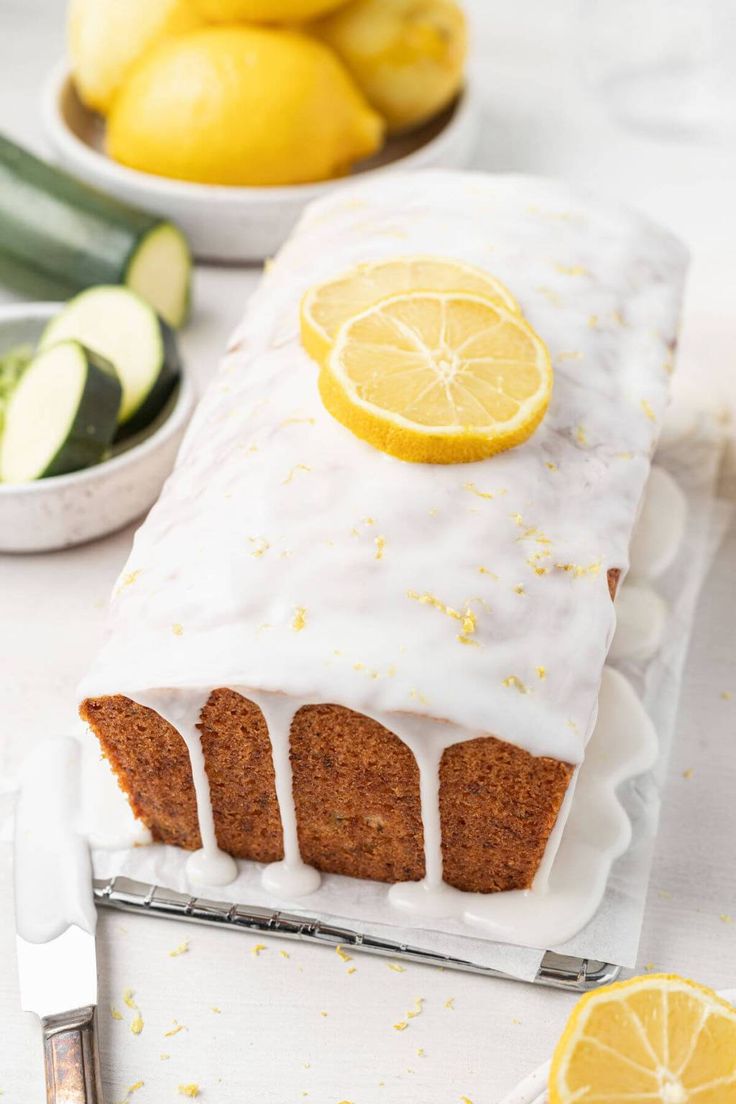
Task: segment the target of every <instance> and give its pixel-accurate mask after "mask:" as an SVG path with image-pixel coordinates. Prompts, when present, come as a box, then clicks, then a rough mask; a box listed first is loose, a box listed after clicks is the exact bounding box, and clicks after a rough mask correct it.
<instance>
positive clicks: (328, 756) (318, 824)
mask: <svg viewBox="0 0 736 1104" xmlns="http://www.w3.org/2000/svg"><path fill="white" fill-rule="evenodd" d="M291 763H292V771H293V792H294V804H295V806H296V814H297V826H298V827H297V830H298V835H299V849H300V851H301V854H302V858H303V859H304V861H305V862H306V863H309V864H310V866H315V867H316V868H317V869H318V870H324V871H329V872H332V873H336V874H350V875H351V876H352V877H354V878H374V879H375V880H376V881H379V882H406V881H417V880H418V879H419V878H422V877H424V852H423V846H424V833H423V831H422V809H421V804H420V801H419V770H418V768H417V764H416V761H415V759H414V756H413V755H412V753H411V751H409V748H408V747H407V746H406V744H403V743H402V742H401V740H400V739H399V738H398V736H395V735H394V734H393V732H389V730H388V729H387V728H384V727H383V725H380V724H379V723H378V722H377V721H373V720H371V719H370V718H369V717H364V716H362V715H361V714H360V713H354V712H353V710H352V709H346V708H344V707H343V706H340V705H307V706H304V707H303V708H302V709H300V710H299V711H298V713H297V714H296V716H295V717H294V723H293V725H292V728H291Z"/></svg>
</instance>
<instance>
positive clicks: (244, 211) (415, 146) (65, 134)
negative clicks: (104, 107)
mask: <svg viewBox="0 0 736 1104" xmlns="http://www.w3.org/2000/svg"><path fill="white" fill-rule="evenodd" d="M42 113H43V121H44V126H45V130H46V134H47V136H48V139H49V141H50V143H51V146H52V147H53V150H54V153H55V154H56V157H57V158H58V160H59V162H60V163H61V165H62V166H63V167H64V168H65V169H67V170H68V171H69V172H71V173H73V174H74V175H75V176H77V177H79V178H80V179H82V180H85V181H86V182H87V183H88V184H91V185H93V186H94V187H95V188H99V189H101V190H103V191H105V192H107V193H108V194H110V195H113V196H115V197H117V198H118V199H120V200H123V201H124V202H126V203H129V204H132V205H133V206H136V207H140V208H142V209H143V210H147V211H151V212H153V213H155V214H159V215H162V216H164V217H166V218H170V219H173V220H174V221H175V222H177V223H178V224H179V226H180V227H181V228H182V230H184V232H185V233H186V234H187V236H188V238H189V241H190V244H191V246H192V249H193V251H194V254H195V256H196V257H197V258H198V259H199V260H210V261H229V262H233V261H241V262H243V261H245V262H253V261H261V260H263V259H264V258H265V257H269V256H271V255H272V254H273V253H275V252H276V250H277V249H278V247H279V246H280V245H281V244H282V242H283V241H284V240H285V238H286V237H287V236H288V234H289V232H290V230H291V229H292V227H293V226H294V224H295V223H296V221H297V219H298V218H299V215H300V213H301V211H302V209H303V208H304V206H305V204H307V203H309V202H310V201H311V200H313V199H317V198H319V197H320V196H322V195H325V194H326V193H327V192H328V191H330V190H331V189H333V188H335V187H340V186H341V185H342V184H344V183H345V178H344V177H343V178H341V179H339V180H330V181H324V182H320V183H317V184H298V185H292V186H289V187H271V188H251V187H227V186H220V185H213V184H194V183H189V182H188V181H184V180H169V179H166V178H165V177H161V176H154V175H152V174H150V173H143V172H138V171H137V170H135V169H129V168H126V167H125V166H123V165H119V164H117V163H116V162H115V161H113V160H111V159H110V158H109V157H108V156H107V154H106V153H105V123H104V119H103V118H102V117H101V116H100V115H97V114H96V113H95V112H93V111H90V110H89V108H87V107H85V106H84V104H82V102H81V101H80V99H79V97H78V95H77V93H76V90H75V88H74V84H73V82H72V79H71V76H70V74H69V71H68V69H67V68H66V65H65V64H64V63H62V64H60V65H59V66H57V67H56V69H54V70H53V71H52V72H51V74H50V76H49V79H48V82H47V84H46V86H45V88H44V90H43V94H42ZM478 125H479V112H478V105H477V102H476V98H475V94H474V92H473V88H472V85H466V86H465V88H464V90H463V91H462V92H461V93H460V95H459V96H458V98H457V99H456V100H455V101H454V103H452V104H451V105H450V107H449V108H447V109H446V110H445V111H444V112H443V113H442V114H441V115H438V116H437V117H436V118H435V119H432V120H431V121H430V122H428V123H426V124H425V125H424V126H422V127H420V128H419V129H418V130H415V131H413V132H412V133H411V134H407V135H403V136H400V137H396V138H391V139H389V141H388V142H387V143H386V145H385V146H384V148H383V149H382V150H381V151H380V153H378V154H377V155H375V156H374V157H372V158H369V159H367V160H365V161H362V162H360V164H359V165H358V166H356V168H355V170H354V174H353V175H360V176H361V178H363V177H365V176H372V175H374V174H377V173H385V172H390V171H391V170H393V169H401V170H406V169H422V168H442V167H444V168H462V167H463V166H464V165H467V163H468V161H469V159H470V155H471V153H472V150H473V146H474V143H475V138H476V135H477V132H478Z"/></svg>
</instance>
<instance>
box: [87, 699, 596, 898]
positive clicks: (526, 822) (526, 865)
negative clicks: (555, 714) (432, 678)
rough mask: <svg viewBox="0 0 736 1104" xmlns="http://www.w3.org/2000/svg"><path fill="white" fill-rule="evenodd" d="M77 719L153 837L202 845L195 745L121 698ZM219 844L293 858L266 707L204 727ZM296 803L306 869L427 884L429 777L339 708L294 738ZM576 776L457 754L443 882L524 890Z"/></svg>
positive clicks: (308, 719) (216, 704)
mask: <svg viewBox="0 0 736 1104" xmlns="http://www.w3.org/2000/svg"><path fill="white" fill-rule="evenodd" d="M81 714H82V717H83V718H84V720H85V721H87V723H88V724H89V725H90V727H91V728H92V729H93V731H94V732H95V733H96V735H97V737H98V738H99V740H100V743H101V745H102V749H103V752H104V754H105V755H106V757H107V758H108V760H109V761H110V764H111V766H112V768H113V770H114V771H115V773H116V775H117V777H118V781H119V783H120V786H121V788H122V789H123V791H124V792H126V793H127V795H128V798H129V800H130V804H131V807H132V809H133V812H134V813H135V814H136V816H138V817H140V819H141V820H142V821H143V822H144V823H145V824H146V825H147V826H148V828H149V829H150V830H151V833H152V835H153V838H154V839H155V840H158V841H161V842H163V843H171V844H175V845H177V846H179V847H184V848H187V849H189V850H194V849H196V848H197V847H199V846H200V836H199V829H198V826H197V809H196V801H195V795H194V784H193V781H192V774H191V769H190V765H189V755H188V752H187V749H186V745H185V744H184V741H183V740H182V738H181V736H180V735H179V733H178V732H177V731H176V730H175V729H174V728H172V726H171V725H169V724H168V723H167V722H166V721H164V720H163V719H162V718H161V717H160V716H159V715H158V714H157V713H155V712H154V711H153V710H151V709H147V708H145V707H144V706H141V705H138V704H136V703H135V702H132V701H131V700H130V699H128V698H126V697H123V696H121V695H113V696H109V697H101V698H91V699H87V700H86V701H85V702H84V703H83V704H82V708H81ZM199 729H200V732H201V736H202V750H203V753H204V758H205V766H206V770H207V776H208V778H209V781H210V790H211V799H212V807H213V813H214V819H215V830H216V834H217V839H218V843H219V845H220V846H221V847H222V848H223V849H224V850H226V851H228V852H229V853H230V854H232V855H235V856H236V857H238V858H246V859H255V860H257V861H259V862H271V861H274V860H276V859H280V858H282V857H283V835H282V829H281V820H280V816H279V810H278V803H277V800H276V792H275V779H274V770H273V764H272V760H271V745H270V741H269V738H268V731H267V727H266V723H265V720H264V717H263V714H262V713H261V711H260V709H259V708H258V706H256V705H255V704H254V703H253V702H251V701H248V700H247V699H246V698H243V697H242V696H241V695H239V694H237V693H235V692H234V691H232V690H228V689H217V690H214V691H213V692H212V693H211V695H210V697H209V700H208V702H207V705H206V706H205V708H204V710H203V711H202V717H201V721H200V724H199ZM291 761H292V769H293V793H294V803H295V807H296V813H297V832H298V836H299V846H300V850H301V853H302V857H303V858H304V861H305V862H307V863H309V864H310V865H312V866H315V867H317V868H318V869H319V870H322V871H325V872H329V873H335V874H344V875H348V876H350V877H354V878H372V879H375V880H377V881H386V882H400V881H416V880H418V879H419V878H421V877H423V875H424V849H423V844H424V836H423V830H422V820H421V804H420V799H419V771H418V768H417V765H416V762H415V760H414V756H413V755H412V753H411V751H410V750H409V749H408V748H407V747H406V745H405V744H403V743H402V741H401V740H400V739H399V738H398V736H396V735H395V734H394V733H392V732H390V731H389V730H388V729H387V728H384V727H383V725H380V724H379V723H378V722H376V721H374V720H371V719H370V718H368V717H365V716H363V715H362V714H360V713H355V712H353V711H352V710H350V709H346V708H344V707H343V706H338V705H330V704H325V705H310V706H304V707H303V708H301V709H300V710H298V712H297V714H296V716H295V718H294V722H293V724H292V729H291ZM573 770H574V768H573V767H572V766H571V765H570V764H569V763H562V762H559V761H557V760H555V759H550V758H547V757H544V756H533V755H530V754H529V752H527V751H524V750H523V749H522V748H518V747H515V746H514V745H512V744H508V743H505V742H504V741H503V740H499V739H497V738H495V737H493V736H486V737H477V738H475V739H473V740H469V741H466V742H463V743H460V744H455V745H452V746H451V747H449V748H447V749H446V750H445V752H444V754H443V757H442V762H441V767H440V815H441V826H442V852H443V865H444V877H445V880H446V881H447V882H448V883H449V884H450V885H454V886H457V888H459V889H468V890H474V891H476V892H480V893H491V892H495V891H498V890H503V889H526V888H528V887H529V886H530V885H531V883H532V880H533V878H534V874H535V872H536V869H537V866H538V864H539V861H540V859H541V857H542V855H543V853H544V849H545V847H546V844H547V839H548V838H549V833H550V832H551V830H552V828H553V826H554V824H555V821H556V819H557V814H558V812H559V809H560V805H561V804H562V800H563V798H564V795H565V792H566V790H567V786H568V784H569V781H570V779H571V777H572V773H573Z"/></svg>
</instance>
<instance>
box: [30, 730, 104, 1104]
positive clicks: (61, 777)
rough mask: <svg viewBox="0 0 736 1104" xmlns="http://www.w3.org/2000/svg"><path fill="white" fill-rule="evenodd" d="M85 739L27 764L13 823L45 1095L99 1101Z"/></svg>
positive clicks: (88, 1103) (42, 752)
mask: <svg viewBox="0 0 736 1104" xmlns="http://www.w3.org/2000/svg"><path fill="white" fill-rule="evenodd" d="M80 751H81V749H80V746H79V744H78V742H77V741H76V740H74V739H72V738H67V737H62V738H59V739H53V740H47V741H44V742H43V743H42V744H40V745H39V746H38V747H37V748H35V749H34V751H33V753H32V754H31V756H30V757H29V758H28V760H27V761H26V763H25V764H24V768H23V773H22V778H21V790H20V796H19V799H18V808H17V813H16V823H15V914H16V927H17V933H18V934H17V937H16V942H17V955H18V972H19V976H20V995H21V1007H22V1008H23V1009H24V1011H26V1012H35V1014H36V1015H37V1016H38V1017H39V1018H40V1020H41V1026H42V1029H43V1047H44V1058H45V1063H46V1099H47V1102H48V1104H102V1085H101V1080H100V1062H99V1054H98V1049H97V1033H96V1005H97V963H96V956H95V921H96V913H95V906H94V900H93V897H92V869H91V862H90V855H89V847H88V845H87V842H86V840H85V838H84V835H83V833H82V830H81V827H80V825H79V824H78V817H79V815H80V801H79V797H80Z"/></svg>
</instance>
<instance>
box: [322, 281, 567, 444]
mask: <svg viewBox="0 0 736 1104" xmlns="http://www.w3.org/2000/svg"><path fill="white" fill-rule="evenodd" d="M551 389H552V368H551V365H550V359H549V354H548V352H547V348H546V346H545V344H544V342H543V341H542V340H541V338H540V337H539V336H538V335H537V334H536V333H535V332H534V330H533V329H532V327H531V326H530V325H529V323H528V322H526V321H525V319H524V318H522V316H521V315H520V314H515V313H512V312H511V311H509V310H506V309H505V308H503V307H501V306H498V305H496V304H494V303H492V302H490V301H489V300H488V299H483V298H481V297H480V296H478V295H470V294H466V293H462V292H426V291H417V292H412V293H408V294H405V295H395V296H392V297H391V298H390V299H384V300H382V301H381V302H379V303H376V304H375V305H374V306H372V307H369V308H368V309H367V310H364V311H363V312H362V313H360V314H358V315H356V316H355V317H354V318H351V319H349V320H348V321H347V322H345V323H343V325H342V326H341V327H340V329H339V330H338V332H337V335H336V338H335V343H334V346H333V349H332V352H331V353H330V356H329V358H328V360H327V362H326V363H325V364H324V365H323V367H322V370H321V372H320V377H319V390H320V395H321V397H322V401H323V403H324V405H325V407H326V408H327V410H329V412H330V413H331V414H332V415H333V417H335V418H337V420H338V421H339V422H342V424H343V425H344V426H346V427H347V428H348V429H349V430H351V431H352V432H353V433H354V434H355V435H356V437H361V438H362V439H363V440H364V441H368V443H369V444H371V445H373V446H374V447H375V448H378V449H381V451H383V452H388V453H390V454H391V455H392V456H396V457H398V458H399V459H401V460H412V461H417V462H425V463H434V464H456V463H463V462H466V461H470V460H480V459H482V458H483V457H486V456H491V455H493V454H494V453H496V452H500V451H502V450H503V449H509V448H513V446H514V445H518V444H521V442H522V441H525V440H526V439H527V437H529V436H530V435H531V434H532V433H533V432H534V430H535V428H536V427H537V425H538V424H539V422H540V421H541V419H542V417H543V416H544V412H545V411H546V409H547V405H548V403H549V397H550V392H551Z"/></svg>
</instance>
